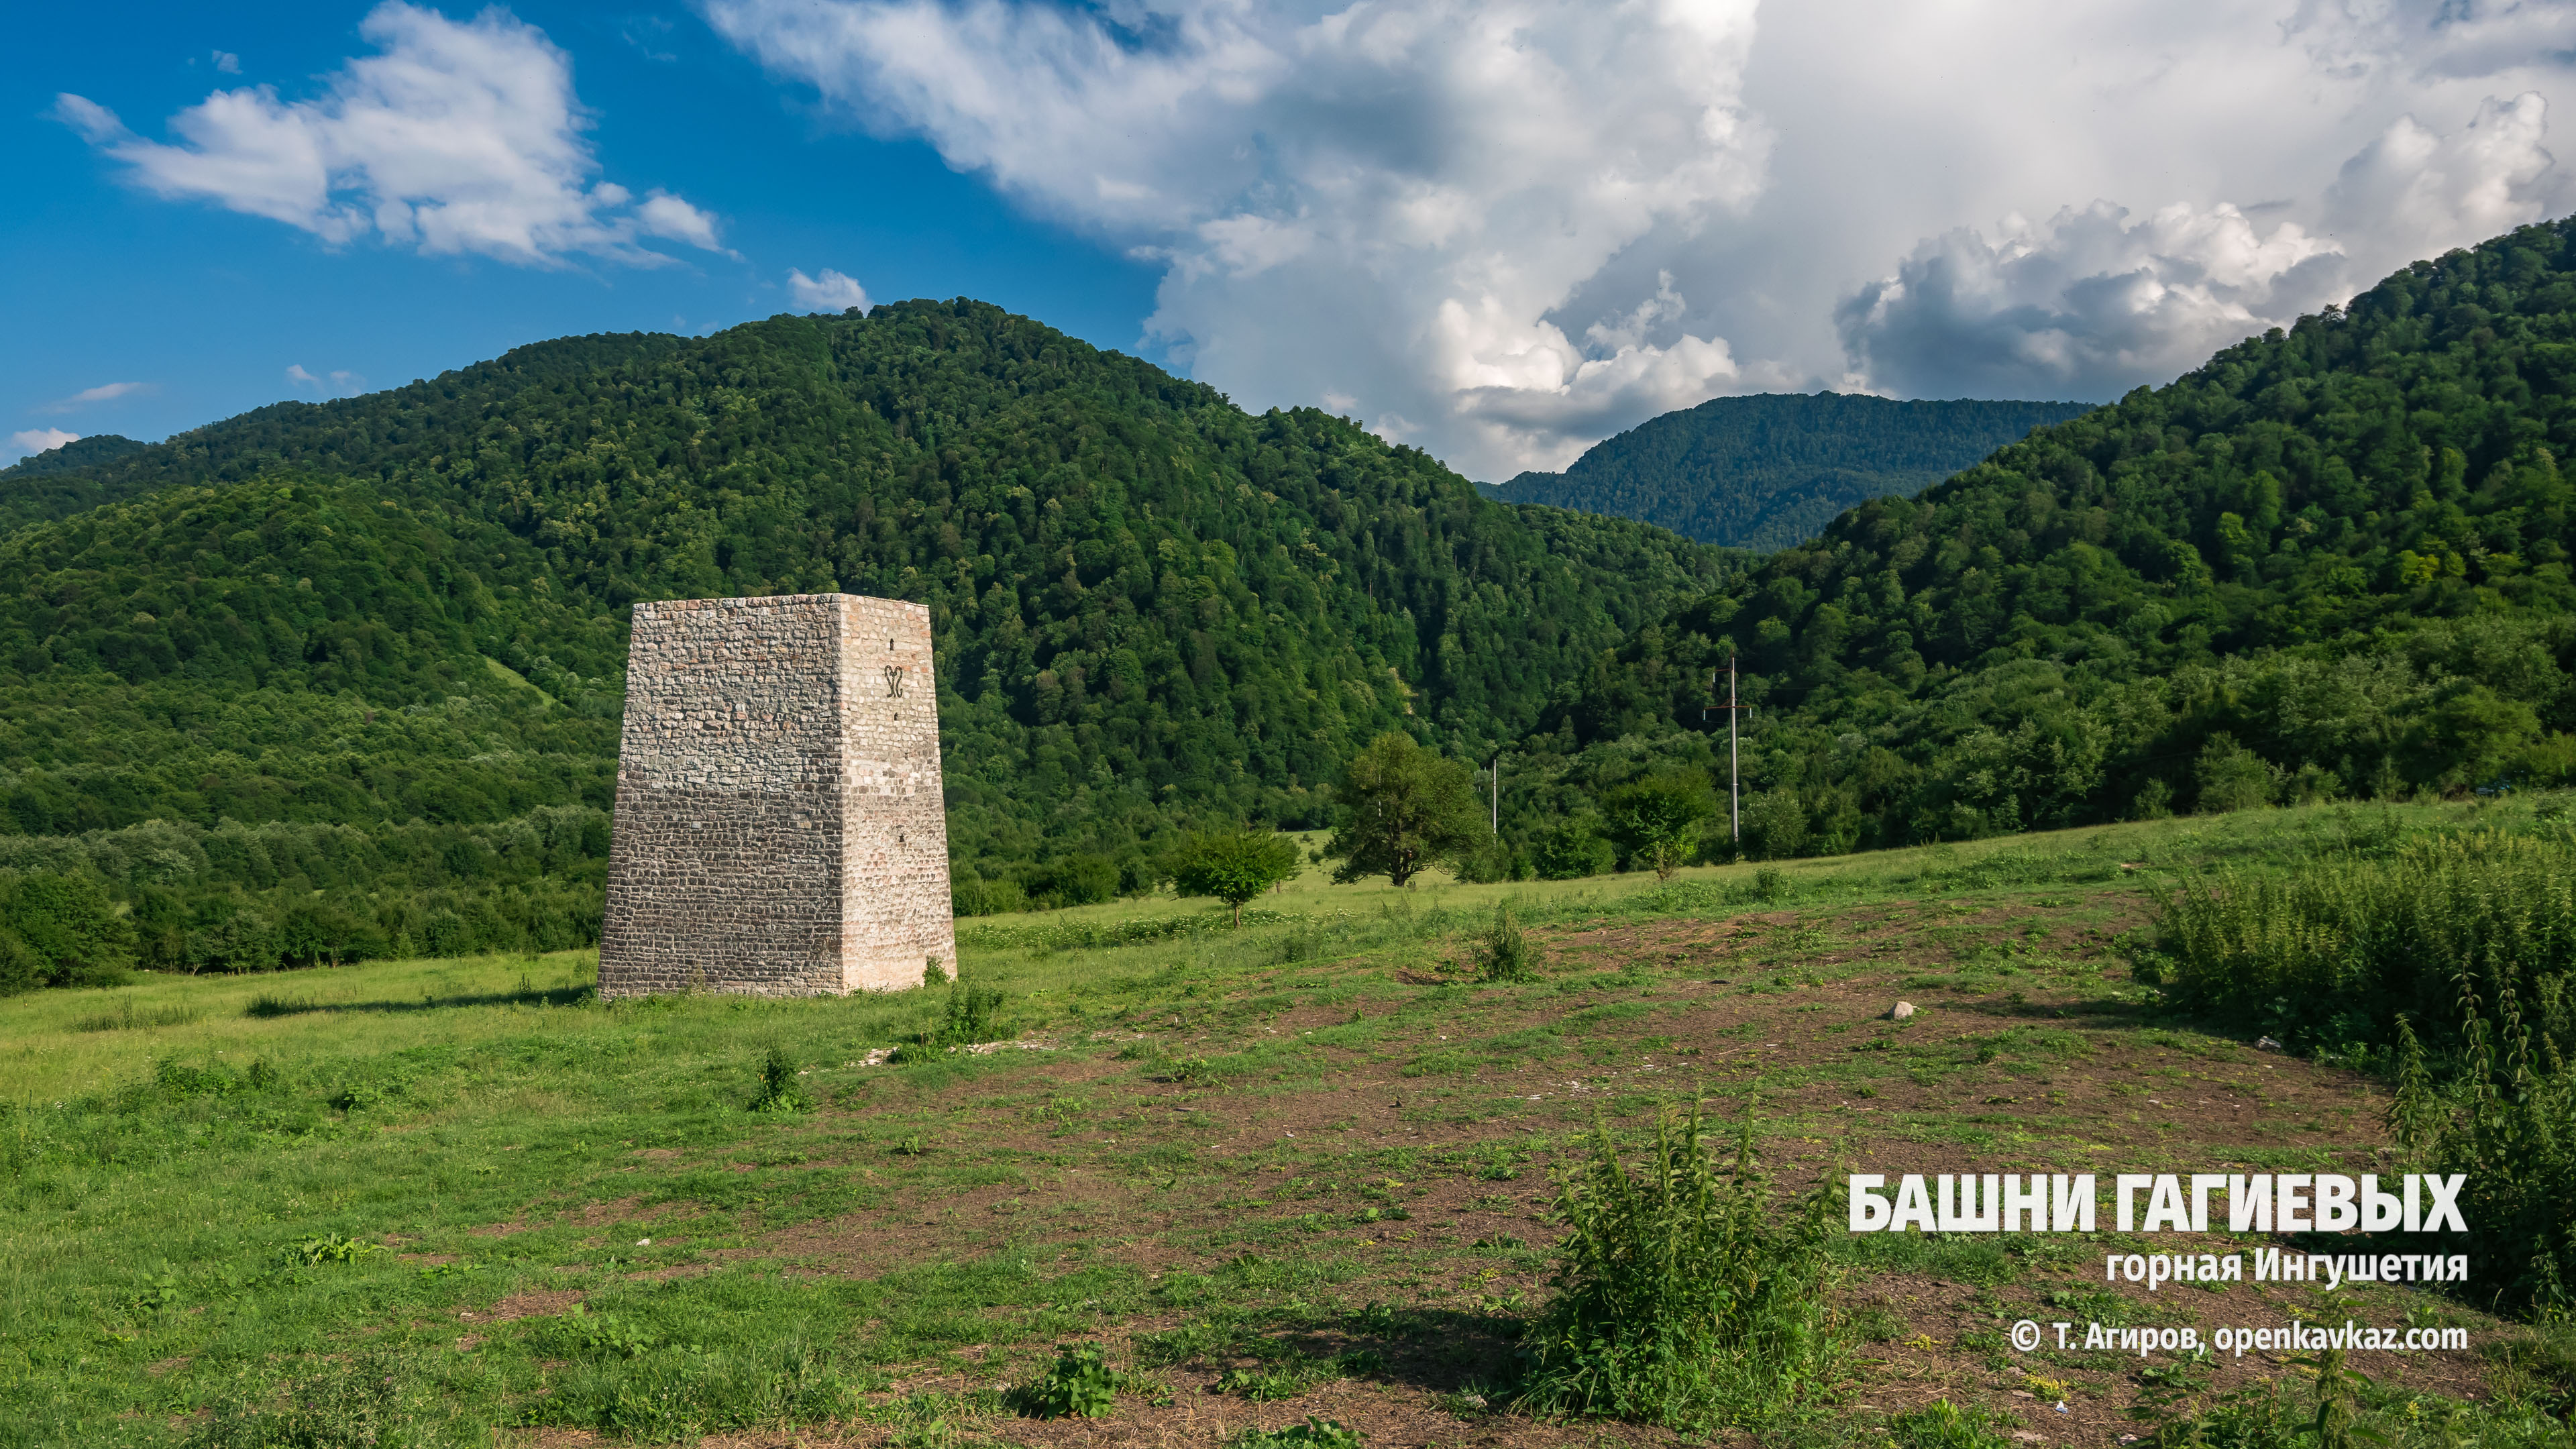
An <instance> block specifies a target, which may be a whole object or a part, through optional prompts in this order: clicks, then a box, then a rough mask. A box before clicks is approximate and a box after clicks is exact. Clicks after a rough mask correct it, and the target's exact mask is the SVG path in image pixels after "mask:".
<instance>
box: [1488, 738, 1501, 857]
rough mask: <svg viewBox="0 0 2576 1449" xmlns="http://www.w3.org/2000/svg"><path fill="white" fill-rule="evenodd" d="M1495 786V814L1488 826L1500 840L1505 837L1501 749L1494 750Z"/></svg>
mask: <svg viewBox="0 0 2576 1449" xmlns="http://www.w3.org/2000/svg"><path fill="white" fill-rule="evenodd" d="M1493 786H1494V803H1493V816H1492V818H1491V819H1489V820H1488V821H1486V828H1487V829H1489V830H1491V831H1493V832H1494V838H1495V839H1496V840H1500V839H1502V838H1503V752H1502V751H1500V750H1496V751H1494V774H1493Z"/></svg>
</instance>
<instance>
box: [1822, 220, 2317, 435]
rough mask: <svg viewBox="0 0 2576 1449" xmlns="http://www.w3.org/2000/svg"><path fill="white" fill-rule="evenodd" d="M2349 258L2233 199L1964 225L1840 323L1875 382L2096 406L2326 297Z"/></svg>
mask: <svg viewBox="0 0 2576 1449" xmlns="http://www.w3.org/2000/svg"><path fill="white" fill-rule="evenodd" d="M2343 260H2344V258H2343V253H2342V252H2341V251H2340V250H2339V249H2338V248H2336V246H2335V245H2334V244H2333V243H2332V242H2329V241H2326V240H2323V239H2321V238H2317V237H2312V236H2309V235H2308V234H2307V233H2306V232H2305V231H2303V230H2301V229H2300V227H2299V226H2298V224H2297V223H2295V222H2281V223H2279V224H2277V225H2275V226H2273V227H2272V228H2271V229H2270V230H2269V231H2268V232H2266V231H2264V230H2263V229H2262V228H2260V227H2259V226H2257V225H2256V224H2255V223H2254V222H2253V221H2251V220H2249V219H2248V218H2247V217H2246V216H2245V214H2244V213H2243V212H2241V211H2239V210H2237V209H2236V208H2235V207H2233V206H2229V205H2226V204H2224V203H2222V204H2220V205H2218V206H2215V207H2211V208H2210V209H2208V210H2206V211H2201V210H2196V209H2194V208H2192V207H2190V206H2169V207H2166V208H2165V209H2163V210H2162V211H2158V212H2156V213H2154V214H2153V215H2150V216H2145V217H2140V218H2138V219H2137V220H2135V221H2131V220H2130V219H2129V215H2128V213H2127V212H2126V211H2125V210H2123V209H2122V208H2120V207H2117V206H2114V205H2112V204H2110V203H2109V202H2104V201H2097V202H2095V203H2093V204H2092V205H2091V206H2089V207H2086V208H2084V209H2082V210H2080V211H2079V210H2075V209H2072V208H2070V209H2068V210H2065V211H2061V212H2059V213H2058V214H2057V215H2055V216H2054V217H2051V218H2050V219H2049V220H2048V221H2046V222H2044V223H2040V224H2036V225H2034V224H2032V223H2031V222H2028V221H2025V220H2023V219H2021V218H2018V217H2013V218H2007V219H2006V220H2005V222H2004V223H2003V225H2002V226H2000V227H1999V228H1997V235H1996V237H1995V239H1994V240H1993V241H1991V242H1990V241H1988V240H1987V239H1986V238H1985V237H1984V236H1983V235H1982V234H1981V233H1979V232H1977V231H1975V230H1972V229H1967V228H1962V229H1959V230H1956V231H1952V232H1948V233H1946V234H1944V235H1942V236H1939V237H1935V238H1932V239H1931V240H1928V241H1926V242H1924V243H1923V244H1921V245H1920V246H1918V247H1916V248H1915V249H1914V251H1913V253H1912V254H1911V255H1910V256H1908V257H1906V258H1905V260H1904V261H1903V262H1901V263H1900V264H1898V266H1897V269H1896V272H1895V274H1894V275H1893V276H1889V277H1886V278H1883V279H1881V280H1879V281H1876V282H1872V283H1870V284H1869V285H1867V286H1865V287H1863V288H1861V289H1860V290H1859V292H1858V293H1856V294H1855V295H1854V296H1852V297H1851V298H1850V299H1848V300H1847V301H1845V302H1844V303H1843V305H1842V307H1841V308H1840V309H1839V311H1838V312H1837V314H1836V319H1835V320H1836V322H1837V323H1838V324H1839V326H1840V329H1841V332H1842V338H1843V345H1844V347H1845V349H1846V350H1847V351H1848V352H1849V354H1850V357H1851V361H1852V364H1853V367H1854V369H1855V371H1856V372H1857V373H1859V374H1860V375H1861V376H1863V377H1866V378H1867V379H1868V381H1869V382H1870V383H1872V384H1874V385H1876V386H1879V387H1885V388H1892V389H1894V390H1896V391H1899V392H1904V393H1909V394H1913V395H1917V396H1920V395H1922V394H1924V393H1926V392H1929V391H1937V390H1942V389H1946V388H1954V387H1955V388H1964V389H1965V390H1966V391H1967V392H1968V393H1970V394H1973V395H1976V396H1981V397H2052V398H2063V397H2100V396H2102V395H2104V394H2106V393H2115V392H2118V391H2120V390H2121V389H2122V388H2123V387H2124V386H2127V385H2129V384H2131V383H2133V382H2134V381H2135V380H2136V379H2138V378H2142V377H2164V378H2169V377H2172V376H2173V375H2175V374H2177V373H2179V372H2182V371H2185V370H2187V369H2189V368H2190V367H2191V366H2192V365H2194V364H2195V363H2198V362H2199V361H2200V360H2201V359H2203V358H2205V357H2207V356H2208V355H2209V354H2210V353H2211V352H2213V351H2215V350H2216V349H2218V348H2220V347H2224V346H2226V345H2227V344H2229V343H2231V342H2235V341H2237V340H2238V339H2240V338H2243V337H2245V336H2246V335H2248V334H2249V333H2254V332H2260V331H2262V330H2263V329H2264V328H2265V327H2268V326H2270V325H2272V323H2273V321H2274V320H2276V319H2278V318H2280V317H2283V316H2296V315H2297V314H2298V311H2299V309H2300V308H2302V307H2306V306H2313V305H2315V304H2316V303H2318V302H2320V301H2323V300H2327V299H2328V296H2329V294H2330V293H2331V292H2332V290H2333V288H2334V286H2335V283H2336V281H2337V279H2338V278H2339V277H2340V276H2341V275H2342V270H2343V269H2342V266H2341V263H2342V261H2343Z"/></svg>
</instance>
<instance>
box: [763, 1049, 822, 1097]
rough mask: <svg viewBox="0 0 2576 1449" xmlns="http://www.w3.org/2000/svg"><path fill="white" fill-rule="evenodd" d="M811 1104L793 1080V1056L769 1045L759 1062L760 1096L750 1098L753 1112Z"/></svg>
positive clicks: (802, 1088) (794, 1069) (794, 1072)
mask: <svg viewBox="0 0 2576 1449" xmlns="http://www.w3.org/2000/svg"><path fill="white" fill-rule="evenodd" d="M811 1105H812V1103H810V1102H809V1101H807V1100H806V1096H805V1088H804V1087H803V1085H801V1084H800V1083H798V1081H797V1080H796V1059H795V1058H794V1057H791V1056H789V1055H788V1054H787V1053H786V1052H785V1051H783V1050H781V1049H779V1048H777V1047H771V1048H770V1049H769V1051H768V1054H767V1055H765V1056H764V1057H762V1058H761V1062H760V1095H758V1096H756V1097H754V1098H752V1099H751V1110H753V1111H755V1112H801V1111H803V1110H805V1108H807V1107H808V1106H811Z"/></svg>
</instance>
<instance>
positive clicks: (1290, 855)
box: [1164, 830, 1302, 927]
mask: <svg viewBox="0 0 2576 1449" xmlns="http://www.w3.org/2000/svg"><path fill="white" fill-rule="evenodd" d="M1301 864H1302V862H1301V861H1300V860H1299V858H1298V852H1297V842H1296V841H1295V840H1294V839H1292V838H1290V837H1288V836H1285V835H1275V834H1272V833H1271V832H1269V831H1267V830H1235V831H1225V832H1220V833H1217V834H1212V835H1193V836H1191V837H1189V838H1188V839H1187V840H1184V841H1182V842H1181V844H1180V846H1179V847H1178V848H1176V849H1175V850H1174V851H1173V852H1172V854H1171V856H1170V857H1169V859H1168V860H1167V861H1166V862H1165V864H1164V869H1165V871H1166V872H1167V873H1168V874H1169V875H1170V877H1171V881H1172V887H1173V889H1175V890H1177V891H1179V892H1180V893H1181V894H1182V895H1185V896H1212V897H1214V898H1215V899H1217V900H1220V901H1223V902H1225V903H1226V904H1227V905H1229V906H1231V907H1233V908H1234V924H1235V925H1236V926H1238V927H1240V926H1241V925H1242V924H1243V903H1244V902H1245V901H1248V900H1251V899H1252V898H1253V897H1255V896H1257V895H1259V894H1261V893H1262V892H1263V891H1266V890H1268V889H1270V888H1271V887H1272V886H1275V885H1277V884H1279V883H1280V882H1281V881H1284V880H1288V879H1291V878H1293V877H1294V876H1295V875H1296V874H1297V871H1298V868H1299V866H1300V865H1301Z"/></svg>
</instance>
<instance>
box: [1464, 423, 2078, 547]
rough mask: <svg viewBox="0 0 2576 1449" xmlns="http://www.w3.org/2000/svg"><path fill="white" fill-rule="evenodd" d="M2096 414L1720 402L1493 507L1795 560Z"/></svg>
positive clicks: (1594, 453) (1527, 485) (1613, 443)
mask: <svg viewBox="0 0 2576 1449" xmlns="http://www.w3.org/2000/svg"><path fill="white" fill-rule="evenodd" d="M2089 406H2090V405H2089V404H2084V403H2057V402H1983V401H1977V400H1973V399H1963V400H1960V401H1956V402H1895V401H1891V400H1889V399H1887V398H1881V397H1862V396H1845V395H1842V394H1839V393H1830V392H1820V393H1817V394H1816V395H1815V396H1813V397H1804V396H1799V395H1796V394H1776V393H1765V394H1761V395H1758V396H1754V397H1722V398H1712V399H1710V400H1709V401H1707V402H1704V403H1701V404H1700V405H1699V406H1697V407H1694V408H1685V409H1683V410H1681V411H1679V412H1671V413H1666V414H1664V415H1663V416H1661V417H1658V418H1654V419H1652V420H1650V421H1648V422H1646V423H1643V424H1640V425H1639V426H1637V427H1634V428H1631V429H1629V430H1628V431H1627V432H1624V433H1621V434H1620V435H1618V436H1617V437H1615V438H1610V439H1607V440H1605V441H1603V442H1601V443H1597V444H1595V445H1594V446H1593V447H1592V448H1591V449H1590V450H1588V451H1586V452H1585V453H1584V455H1583V456H1582V457H1580V458H1577V459H1576V460H1575V461H1574V465H1573V466H1572V467H1570V468H1567V469H1566V470H1565V471H1564V472H1562V473H1523V474H1521V475H1519V476H1518V477H1515V478H1513V479H1512V480H1511V481H1510V482H1508V483H1505V484H1502V485H1501V486H1499V487H1487V488H1486V490H1485V492H1486V495H1487V496H1488V497H1492V498H1498V499H1501V500H1502V501H1504V502H1506V503H1544V504H1549V505H1552V506H1554V507H1558V508H1579V509H1582V510H1583V511H1585V512H1587V513H1608V514H1615V515H1618V516H1619V517H1622V518H1636V519H1642V520H1644V521H1646V522H1648V523H1654V524H1660V525H1662V526H1663V527H1665V528H1669V529H1671V530H1673V531H1674V532H1676V533H1680V534H1685V535H1687V536H1689V537H1691V538H1696V539H1698V540H1700V541H1701V542H1703V543H1716V544H1731V545H1740V546H1742V547H1746V548H1757V549H1774V548H1786V547H1788V546H1789V545H1791V544H1794V543H1803V542H1805V541H1806V540H1808V539H1810V538H1813V537H1815V536H1816V534H1817V533H1818V532H1820V531H1821V530H1822V529H1823V528H1824V526H1825V525H1826V524H1827V523H1829V522H1831V521H1832V520H1833V517H1834V515H1836V514H1838V513H1840V512H1842V511H1843V510H1844V509H1846V508H1849V507H1851V506H1852V505H1853V504H1856V503H1861V502H1865V501H1867V500H1869V499H1872V498H1885V497H1911V496H1913V495H1914V494H1916V493H1919V492H1921V491H1922V490H1923V489H1925V488H1927V487H1929V486H1931V485H1932V484H1934V483H1937V482H1939V481H1940V480H1942V479H1943V478H1946V477H1948V476H1950V475H1951V474H1953V473H1956V472H1958V471H1959V470H1960V469H1962V468H1965V467H1968V466H1969V465H1971V464H1973V463H1975V462H1977V461H1978V460H1979V459H1981V458H1984V457H1985V456H1986V455H1987V454H1989V453H1991V452H1993V451H1994V450H1995V449H1997V448H1999V447H2002V446H2003V445H2004V444H2006V443H2010V442H2014V441H2016V440H2018V439H2019V438H2021V437H2022V436H2023V435H2025V434H2027V433H2028V432H2029V431H2030V430H2031V429H2033V428H2035V427H2040V426H2043V425H2045V424H2048V423H2056V422H2063V421H2065V420H2066V419H2068V418H2072V417H2076V416H2078V415H2080V414H2082V413H2084V412H2086V411H2088V410H2089Z"/></svg>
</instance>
